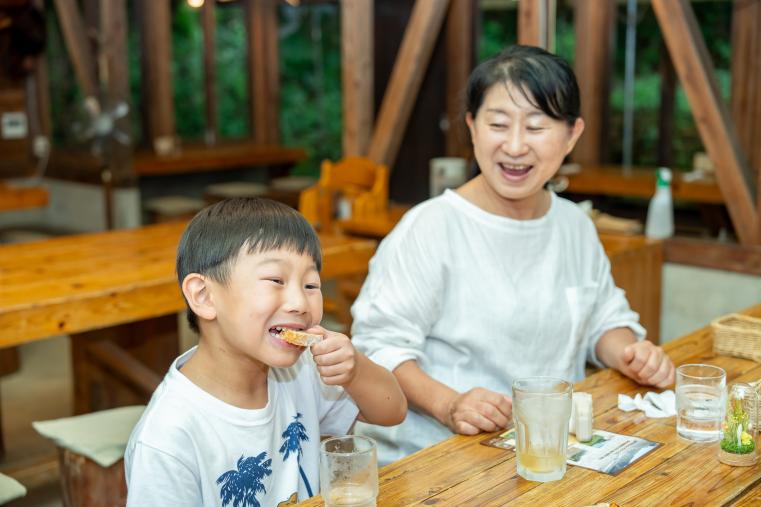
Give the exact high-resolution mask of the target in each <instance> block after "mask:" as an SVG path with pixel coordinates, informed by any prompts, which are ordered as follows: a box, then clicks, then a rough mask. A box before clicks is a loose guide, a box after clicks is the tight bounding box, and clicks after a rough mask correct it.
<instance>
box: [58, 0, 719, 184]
mask: <svg viewBox="0 0 761 507" xmlns="http://www.w3.org/2000/svg"><path fill="white" fill-rule="evenodd" d="M128 5H129V9H130V16H131V19H130V27H129V29H130V31H129V65H130V85H131V90H132V104H133V105H134V104H140V95H141V91H140V88H141V87H140V79H141V78H140V72H141V69H140V51H141V47H140V36H139V33H138V29H137V27H138V23H137V22H136V21H135V19H134V5H133V2H132V1H130V2H129V3H128ZM692 5H693V8H694V9H695V12H696V15H697V17H698V20H699V23H700V27H701V30H702V32H703V36H704V39H705V41H706V43H707V45H708V48H709V52H710V54H711V56H712V58H713V62H714V65H715V67H716V77H717V80H718V83H719V87H720V90H721V92H722V95H723V96H724V97H725V98H728V96H729V87H730V72H729V61H730V52H731V47H730V23H731V2H726V1H703V2H696V3H693V4H692ZM625 9H626V7H625V5H621V6H619V11H618V20H617V30H616V33H617V42H616V54H615V62H614V63H615V69H614V75H613V81H612V90H611V96H610V105H611V119H610V127H611V128H610V146H611V147H612V150H611V158H612V160H611V161H612V162H614V163H615V162H618V161H620V159H621V130H622V125H621V124H622V117H623V111H622V109H623V66H624V37H625V19H626V12H625ZM48 14H49V15H48V27H49V34H50V36H49V58H48V61H49V64H50V75H51V103H52V111H53V117H54V138H55V141H57V142H58V143H61V142H64V141H65V140H66V136H67V131H68V128H67V127H68V123H67V120H68V119H69V112H70V111H71V110H72V108H74V107H76V104H77V102H78V101H79V100H80V94H79V91H78V90H77V87H76V84H75V82H74V79H73V71H72V69H71V64H70V63H69V61H68V57H67V55H66V52H65V46H64V44H63V40H62V38H61V35H60V29H59V26H58V21H57V18H56V16H55V12H54V10H53V9H52V7H51V6H49V7H48ZM216 15H217V32H216V37H217V40H216V43H217V61H216V65H217V68H216V70H217V94H218V105H219V118H218V123H219V129H220V137H221V138H223V139H224V138H240V137H246V136H248V135H249V134H250V128H251V127H250V125H249V122H248V91H247V89H248V77H247V73H246V30H245V24H244V12H243V8H242V6H241V4H240V3H231V4H227V5H225V4H218V8H217V9H216ZM556 28H557V30H556V33H557V35H556V51H557V53H558V54H560V55H561V56H563V57H565V58H567V59H568V60H570V61H571V62H572V61H573V53H574V35H573V12H572V9H571V7H570V3H569V2H564V1H561V2H558V11H557V25H556ZM279 30H280V48H279V49H280V58H281V61H280V77H281V99H280V127H281V133H282V143H283V144H285V145H290V146H301V147H304V148H306V149H307V151H308V153H309V160H308V161H307V162H305V163H303V164H302V165H301V166H299V167H298V168H297V172H298V173H306V174H313V175H316V174H317V172H318V167H319V163H320V161H321V160H323V159H325V158H330V159H336V158H338V157H340V154H341V77H340V65H341V64H340V16H339V12H338V5H337V4H336V3H330V4H324V5H319V4H318V5H307V6H301V7H298V8H294V7H289V6H287V5H285V4H282V5H281V7H280V11H279ZM516 35H517V34H516V10H515V9H514V8H513V9H506V10H486V11H483V13H482V20H481V38H480V41H479V51H478V54H479V58H480V59H484V58H487V57H489V56H491V55H494V54H496V53H497V52H498V51H499V50H500V49H502V48H503V47H505V46H507V45H509V44H512V43H515V41H516V39H517V37H516ZM660 44H661V34H660V29H659V28H658V25H657V21H656V19H655V15H654V13H653V11H652V8H651V7H650V6H649V5H646V4H639V18H638V24H637V59H636V62H637V69H636V73H637V75H636V84H635V113H634V122H635V124H634V128H635V131H634V143H635V145H634V150H633V151H634V157H635V160H634V162H635V164H637V165H654V164H655V163H656V157H657V141H658V128H657V125H658V123H657V120H658V108H659V102H660V74H659V73H658V64H659V58H660V52H659V51H660V49H659V47H660ZM202 48H203V34H202V31H201V23H200V15H199V12H198V11H196V10H194V9H192V8H190V7H189V6H188V5H187V3H186V2H185V1H183V0H173V1H172V73H173V83H174V102H175V112H176V118H177V132H178V135H180V136H181V137H182V138H183V139H186V140H190V139H201V138H203V135H204V130H205V125H204V104H203V100H204V99H203V75H202V72H203V71H202V54H203V52H202ZM139 109H140V108H139V107H134V106H133V107H132V111H131V113H132V118H133V130H134V133H133V134H134V138H135V139H138V140H139V139H141V132H142V118H141V117H140V110H139ZM674 129H675V131H674V136H673V150H674V160H675V163H674V165H675V167H681V168H688V167H690V166H691V160H692V156H693V154H694V153H695V152H696V151H700V150H702V144H701V142H700V139H699V136H698V134H697V130H696V128H695V123H694V120H693V118H692V114H691V112H690V108H689V104H688V103H687V100H686V97H685V94H684V92H683V90H682V89H681V87H678V89H677V99H676V111H675V127H674Z"/></svg>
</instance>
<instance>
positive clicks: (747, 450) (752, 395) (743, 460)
mask: <svg viewBox="0 0 761 507" xmlns="http://www.w3.org/2000/svg"><path fill="white" fill-rule="evenodd" d="M757 413H758V394H757V392H756V390H755V389H754V388H753V387H752V386H751V385H749V384H745V383H737V384H733V385H732V386H731V388H730V390H729V395H728V396H727V411H726V415H725V416H724V422H722V423H721V430H722V438H721V442H720V444H719V460H720V461H721V462H723V463H726V464H728V465H734V466H746V465H752V464H754V463H756V461H757V460H758V449H757V447H758V446H757V441H756V436H757V433H758V427H757V426H758V421H757Z"/></svg>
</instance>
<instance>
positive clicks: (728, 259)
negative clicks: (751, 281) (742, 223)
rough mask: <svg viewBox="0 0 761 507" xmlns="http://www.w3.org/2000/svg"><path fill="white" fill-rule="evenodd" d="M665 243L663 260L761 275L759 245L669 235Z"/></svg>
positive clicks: (760, 249) (760, 251) (760, 248)
mask: <svg viewBox="0 0 761 507" xmlns="http://www.w3.org/2000/svg"><path fill="white" fill-rule="evenodd" d="M664 246H665V251H664V262H672V263H675V264H684V265H687V266H697V267H700V268H708V269H720V270H723V271H733V272H735V273H743V274H746V275H757V276H761V247H760V246H743V245H736V244H730V243H719V242H717V241H707V240H704V239H691V238H670V239H667V240H666V241H665V242H664Z"/></svg>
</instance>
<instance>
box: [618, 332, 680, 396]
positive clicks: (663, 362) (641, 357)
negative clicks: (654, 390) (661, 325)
mask: <svg viewBox="0 0 761 507" xmlns="http://www.w3.org/2000/svg"><path fill="white" fill-rule="evenodd" d="M621 359H622V365H621V373H623V374H624V375H626V376H627V377H629V378H631V379H633V380H635V381H636V382H638V383H640V384H644V385H652V386H655V387H667V386H670V385H671V384H673V383H674V363H673V362H671V359H670V358H669V356H667V355H666V353H665V352H663V349H662V348H661V347H659V346H657V345H653V343H652V342H649V341H647V340H645V341H641V342H637V343H632V344H629V345H627V346H626V347H624V350H623V355H622V357H621Z"/></svg>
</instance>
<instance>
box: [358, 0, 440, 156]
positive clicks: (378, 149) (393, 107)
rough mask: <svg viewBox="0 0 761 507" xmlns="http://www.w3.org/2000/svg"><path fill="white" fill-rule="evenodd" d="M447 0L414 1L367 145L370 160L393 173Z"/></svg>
mask: <svg viewBox="0 0 761 507" xmlns="http://www.w3.org/2000/svg"><path fill="white" fill-rule="evenodd" d="M448 4H449V0H416V2H415V6H414V7H413V8H412V15H411V16H410V22H409V24H408V25H407V30H406V31H405V32H404V38H403V39H402V44H401V46H400V48H399V54H398V56H397V57H396V62H395V63H394V69H393V70H392V71H391V78H390V79H389V83H388V87H387V88H386V92H385V94H384V95H383V102H382V103H381V107H380V114H379V115H378V120H377V121H376V123H375V128H374V130H373V137H372V140H371V142H370V154H369V156H370V158H371V159H372V160H374V161H375V162H377V163H380V164H385V165H386V166H388V167H389V169H390V170H393V166H394V161H395V160H396V156H397V154H398V153H399V146H400V145H401V142H402V136H403V135H404V131H405V130H406V128H407V122H408V121H409V119H410V114H411V113H412V107H413V105H414V103H415V99H416V97H417V94H418V92H419V91H420V85H421V84H422V82H423V76H424V74H425V69H426V67H427V65H428V61H429V60H430V58H431V53H432V52H433V46H434V44H435V43H436V38H437V37H438V34H439V31H440V30H441V24H442V23H443V21H444V14H446V11H447V6H448Z"/></svg>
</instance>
